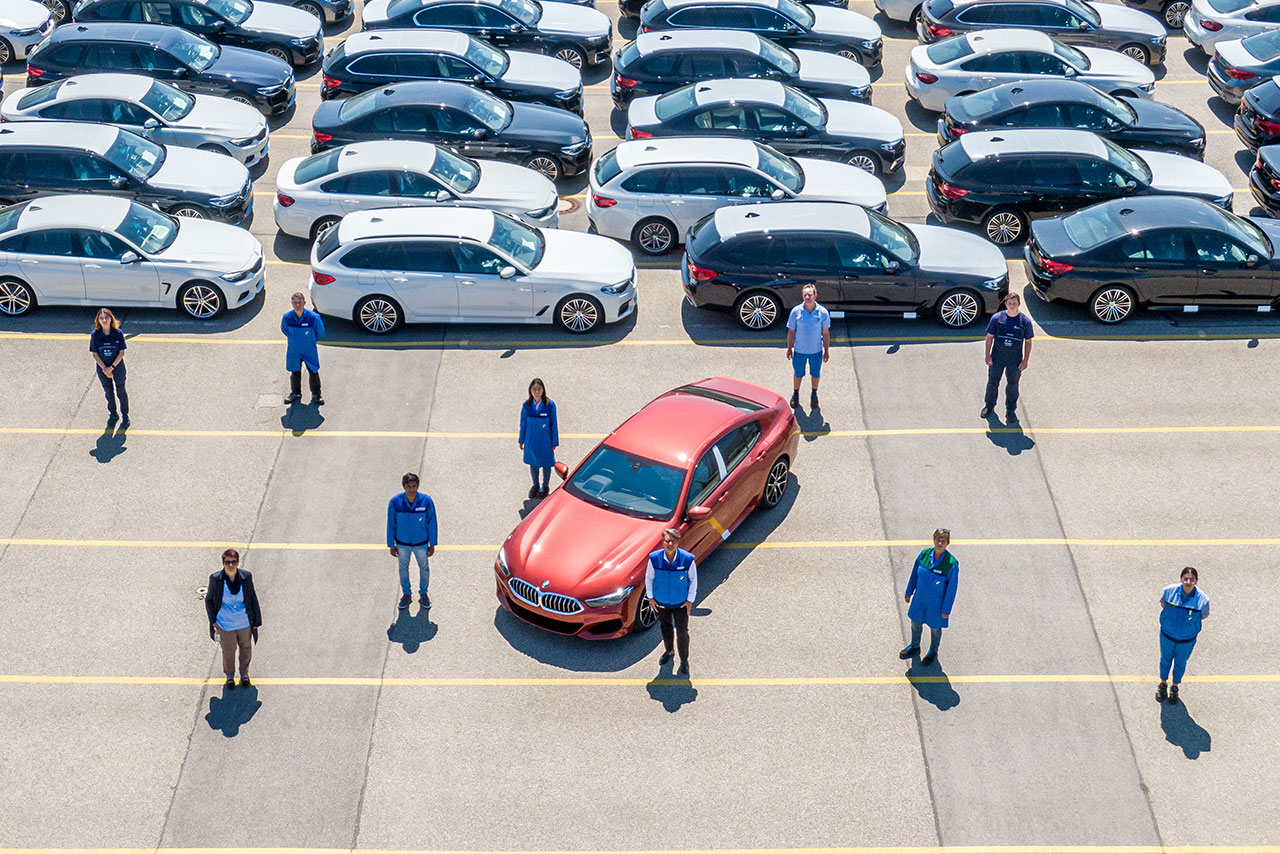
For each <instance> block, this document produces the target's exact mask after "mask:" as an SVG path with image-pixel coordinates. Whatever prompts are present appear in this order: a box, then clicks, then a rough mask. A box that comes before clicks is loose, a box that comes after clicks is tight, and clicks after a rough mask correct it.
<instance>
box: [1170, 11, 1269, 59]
mask: <svg viewBox="0 0 1280 854" xmlns="http://www.w3.org/2000/svg"><path fill="white" fill-rule="evenodd" d="M1277 27H1280V0H1213V2H1210V0H1192V3H1191V10H1190V12H1188V13H1187V17H1186V18H1185V19H1184V20H1183V23H1182V31H1183V32H1184V33H1186V36H1187V41H1189V42H1191V43H1192V44H1193V45H1196V46H1197V47H1199V48H1200V49H1201V50H1202V51H1204V52H1205V55H1207V56H1213V51H1214V48H1216V47H1217V46H1218V45H1219V44H1221V43H1222V42H1229V41H1234V40H1235V39H1247V38H1248V37H1249V36H1256V35H1258V34H1259V33H1267V32H1270V31H1272V30H1274V29H1276V28H1277Z"/></svg>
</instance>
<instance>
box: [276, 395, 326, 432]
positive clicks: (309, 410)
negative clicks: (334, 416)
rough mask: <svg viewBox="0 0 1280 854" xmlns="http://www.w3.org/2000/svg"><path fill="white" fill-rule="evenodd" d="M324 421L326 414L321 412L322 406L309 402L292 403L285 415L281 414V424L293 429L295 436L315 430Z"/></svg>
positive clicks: (287, 428)
mask: <svg viewBox="0 0 1280 854" xmlns="http://www.w3.org/2000/svg"><path fill="white" fill-rule="evenodd" d="M323 423H324V416H323V415H321V414H320V407H318V406H314V405H312V404H309V403H308V404H302V403H291V404H289V407H288V409H286V410H285V411H284V415H281V416H280V426H281V427H283V428H284V429H286V430H290V431H292V432H293V435H295V436H301V435H302V434H303V433H306V432H307V431H308V430H314V429H316V428H317V427H319V426H320V425H321V424H323Z"/></svg>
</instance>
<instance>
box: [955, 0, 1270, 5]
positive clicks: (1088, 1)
mask: <svg viewBox="0 0 1280 854" xmlns="http://www.w3.org/2000/svg"><path fill="white" fill-rule="evenodd" d="M953 2H954V3H955V5H957V6H981V5H984V4H992V3H1020V2H1023V0H953ZM1035 2H1036V3H1037V4H1039V5H1044V4H1051V5H1054V6H1065V5H1067V0H1035ZM1081 2H1083V3H1084V4H1085V5H1086V6H1090V5H1092V0H1081ZM1274 2H1277V3H1280V0H1274Z"/></svg>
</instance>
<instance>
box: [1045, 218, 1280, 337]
mask: <svg viewBox="0 0 1280 854" xmlns="http://www.w3.org/2000/svg"><path fill="white" fill-rule="evenodd" d="M1278 238H1280V222H1276V221H1274V220H1269V219H1254V218H1252V217H1238V216H1235V215H1234V214H1230V213H1227V212H1226V211H1224V210H1222V209H1221V208H1219V207H1217V206H1215V205H1214V204H1212V203H1210V202H1206V201H1202V200H1200V199H1191V198H1181V197H1176V196H1172V197H1169V196H1166V197H1164V198H1136V199H1117V200H1115V201H1110V202H1103V203H1102V204H1100V205H1094V206H1093V207H1089V208H1085V209H1084V210H1080V211H1077V212H1075V213H1073V214H1071V215H1069V216H1064V217H1055V218H1053V219H1046V220H1041V221H1039V222H1036V223H1032V225H1031V240H1030V241H1028V243H1027V246H1026V249H1025V250H1024V254H1025V257H1026V260H1027V269H1028V271H1029V272H1030V278H1031V285H1032V287H1034V288H1035V289H1036V292H1037V293H1039V294H1040V295H1041V296H1042V297H1044V298H1045V299H1046V300H1050V301H1056V300H1061V301H1062V302H1067V303H1074V304H1078V305H1083V306H1085V307H1086V310H1087V311H1088V312H1089V314H1090V315H1091V316H1092V317H1093V318H1094V319H1095V320H1098V321H1099V322H1101V323H1119V322H1120V321H1122V320H1125V319H1126V318H1128V317H1130V316H1131V315H1132V314H1133V311H1134V309H1135V308H1137V307H1139V306H1150V307H1153V308H1157V307H1162V308H1175V309H1182V310H1186V309H1187V307H1204V308H1210V307H1222V308H1256V307H1257V306H1270V305H1272V304H1273V303H1275V301H1276V298H1277V297H1280V259H1277V258H1276V250H1275V246H1276V240H1277V239H1278Z"/></svg>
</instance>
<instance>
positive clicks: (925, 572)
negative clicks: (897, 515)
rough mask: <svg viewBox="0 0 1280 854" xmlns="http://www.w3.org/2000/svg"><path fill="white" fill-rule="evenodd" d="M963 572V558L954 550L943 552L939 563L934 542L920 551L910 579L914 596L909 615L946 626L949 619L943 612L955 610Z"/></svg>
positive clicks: (933, 625) (909, 592)
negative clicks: (952, 551)
mask: <svg viewBox="0 0 1280 854" xmlns="http://www.w3.org/2000/svg"><path fill="white" fill-rule="evenodd" d="M959 575H960V562H959V561H958V560H956V559H955V557H953V556H952V554H951V552H943V553H942V558H941V559H940V560H939V561H938V562H937V563H936V564H935V563H934V560H933V547H932V546H930V547H929V548H927V549H925V550H924V551H922V552H920V555H919V556H918V557H917V558H916V564H915V566H913V567H912V568H911V576H910V577H909V578H908V579H907V595H908V596H910V597H912V598H911V605H910V607H908V608H907V616H908V617H910V618H911V619H912V620H914V621H915V622H917V623H924V624H925V625H926V626H929V627H930V628H933V629H945V628H946V627H947V624H948V622H949V620H948V619H947V618H946V617H943V616H942V615H943V614H950V613H951V605H952V604H953V603H954V602H955V601H956V587H957V586H958V585H959V582H960V578H959Z"/></svg>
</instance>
